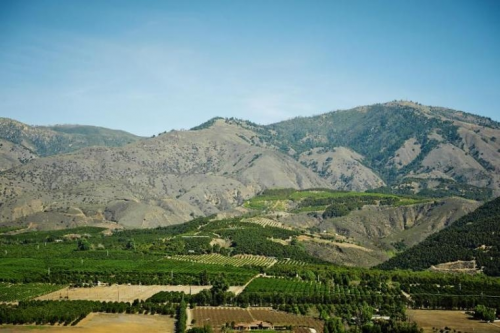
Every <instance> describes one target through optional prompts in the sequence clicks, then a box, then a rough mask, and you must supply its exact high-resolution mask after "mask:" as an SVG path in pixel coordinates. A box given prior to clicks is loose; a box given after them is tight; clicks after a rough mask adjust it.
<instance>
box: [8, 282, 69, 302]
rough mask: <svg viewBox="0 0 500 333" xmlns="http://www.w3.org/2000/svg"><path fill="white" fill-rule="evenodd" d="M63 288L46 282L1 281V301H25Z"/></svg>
mask: <svg viewBox="0 0 500 333" xmlns="http://www.w3.org/2000/svg"><path fill="white" fill-rule="evenodd" d="M61 288H63V286H61V285H55V284H46V283H24V284H13V283H0V302H16V301H24V300H28V299H31V298H33V297H37V296H40V295H44V294H47V293H50V292H53V291H55V290H59V289H61Z"/></svg>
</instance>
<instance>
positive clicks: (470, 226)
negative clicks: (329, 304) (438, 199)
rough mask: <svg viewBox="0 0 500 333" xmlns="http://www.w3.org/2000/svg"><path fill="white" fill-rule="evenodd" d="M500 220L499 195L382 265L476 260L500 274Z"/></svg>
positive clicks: (409, 266)
mask: <svg viewBox="0 0 500 333" xmlns="http://www.w3.org/2000/svg"><path fill="white" fill-rule="evenodd" d="M499 219H500V198H497V199H495V200H492V201H490V202H488V203H486V204H484V205H483V206H481V207H480V208H478V209H477V210H475V211H474V212H472V213H470V214H467V215H466V216H464V217H462V218H461V219H459V220H458V221H456V222H455V223H453V224H452V225H451V226H449V227H448V228H446V229H443V230H441V231H440V232H438V233H436V234H433V235H431V236H429V237H428V238H427V239H426V240H425V241H423V242H421V243H420V244H418V245H416V246H414V247H412V248H410V249H408V250H407V251H405V252H403V253H401V254H399V255H397V256H395V257H393V258H391V259H390V260H389V261H386V262H384V263H382V264H381V265H380V266H379V267H380V268H382V269H395V268H401V269H415V270H423V269H427V268H429V267H431V265H436V264H440V263H447V262H453V261H457V260H476V264H477V266H478V267H483V268H484V273H485V274H487V275H492V276H500V248H499V246H500V223H498V221H499Z"/></svg>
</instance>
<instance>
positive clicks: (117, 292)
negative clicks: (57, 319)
mask: <svg viewBox="0 0 500 333" xmlns="http://www.w3.org/2000/svg"><path fill="white" fill-rule="evenodd" d="M210 288H211V286H159V285H153V286H137V285H131V286H128V285H117V284H114V285H112V286H99V287H92V288H64V289H61V290H58V291H55V292H53V293H50V294H47V295H43V296H40V297H38V298H37V299H38V300H59V299H69V300H89V301H107V302H109V301H119V302H133V301H134V300H135V299H139V300H146V299H148V298H149V297H151V296H153V295H154V294H156V293H158V292H160V291H182V292H184V293H186V294H189V293H192V294H197V293H199V292H200V291H202V290H205V289H210Z"/></svg>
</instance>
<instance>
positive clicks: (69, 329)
mask: <svg viewBox="0 0 500 333" xmlns="http://www.w3.org/2000/svg"><path fill="white" fill-rule="evenodd" d="M174 325H175V320H174V319H173V318H170V317H169V316H159V315H154V316H148V315H133V314H111V313H91V314H90V315H88V316H87V317H86V318H85V319H83V320H82V321H81V322H80V323H78V325H76V326H49V325H44V326H31V325H26V326H13V325H0V332H2V333H14V332H33V331H35V332H36V331H38V330H41V331H43V332H49V333H78V332H83V333H107V332H120V333H135V332H165V333H173V332H174Z"/></svg>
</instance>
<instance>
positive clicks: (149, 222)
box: [0, 101, 500, 229]
mask: <svg viewBox="0 0 500 333" xmlns="http://www.w3.org/2000/svg"><path fill="white" fill-rule="evenodd" d="M0 169H1V170H2V171H1V173H0V189H1V191H0V203H1V205H0V224H1V225H8V226H23V227H30V228H35V229H53V228H68V227H75V226H80V225H103V226H108V227H126V228H136V227H142V228H148V227H156V226H164V225H170V224H176V223H181V222H184V221H187V220H189V219H192V218H193V217H196V216H206V215H209V214H214V213H221V212H227V211H231V210H234V209H236V210H238V209H240V210H243V208H242V207H240V208H237V207H238V206H240V205H241V204H242V203H243V202H244V201H245V200H248V199H249V198H251V197H253V196H254V195H256V194H258V193H260V192H262V191H263V190H265V189H269V188H295V189H309V188H326V189H335V190H346V191H367V190H368V191H376V192H381V193H394V194H403V195H414V194H419V195H423V196H427V197H434V198H439V197H447V196H459V197H463V198H466V199H471V200H477V201H486V200H488V199H491V198H493V197H497V196H499V195H500V172H499V171H500V170H499V169H500V124H499V123H498V122H495V121H493V120H491V119H489V118H485V117H480V116H476V115H472V114H468V113H465V112H461V111H454V110H451V109H446V108H441V107H430V106H424V105H421V104H419V103H413V102H407V101H393V102H389V103H384V104H375V105H370V106H362V107H357V108H354V109H350V110H341V111H334V112H329V113H325V114H322V115H318V116H313V117H299V118H294V119H291V120H287V121H283V122H279V123H276V124H271V125H266V126H262V125H257V124H254V123H251V122H249V121H245V120H239V119H234V118H230V119H223V118H214V119H211V120H210V121H208V122H205V123H203V124H201V125H200V126H197V127H195V128H193V129H191V130H189V131H170V132H165V133H162V134H160V135H158V136H155V137H151V138H140V137H137V136H134V135H132V134H129V133H126V132H123V131H115V130H109V129H104V128H98V127H91V126H79V125H62V126H50V127H43V126H28V125H25V124H22V123H20V122H17V121H14V120H10V119H0ZM469 210H470V208H467V209H466V210H464V213H465V212H468V211H469Z"/></svg>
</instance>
